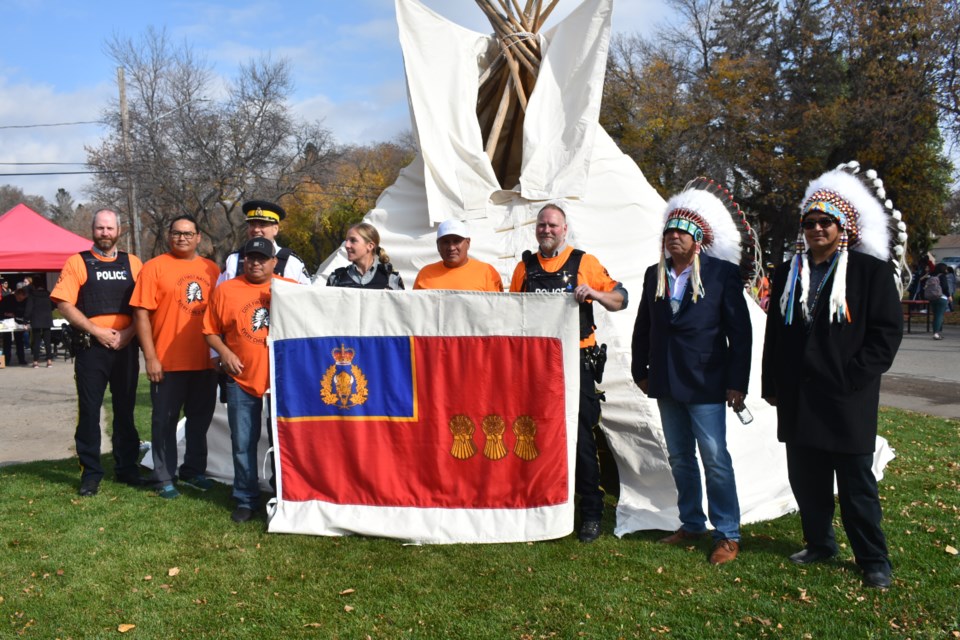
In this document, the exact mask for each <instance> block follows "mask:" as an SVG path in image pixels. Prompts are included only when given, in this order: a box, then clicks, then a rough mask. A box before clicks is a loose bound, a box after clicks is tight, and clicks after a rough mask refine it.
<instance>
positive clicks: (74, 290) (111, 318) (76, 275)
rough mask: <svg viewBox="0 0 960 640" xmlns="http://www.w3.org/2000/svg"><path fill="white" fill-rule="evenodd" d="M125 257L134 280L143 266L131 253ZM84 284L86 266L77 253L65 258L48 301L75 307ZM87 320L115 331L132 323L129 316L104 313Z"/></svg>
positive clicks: (107, 260) (101, 259)
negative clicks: (65, 261)
mask: <svg viewBox="0 0 960 640" xmlns="http://www.w3.org/2000/svg"><path fill="white" fill-rule="evenodd" d="M90 253H91V254H92V255H93V257H94V258H96V259H97V260H100V261H101V262H114V261H116V257H114V258H104V257H103V256H101V255H99V254H98V253H97V252H96V251H91V252H90ZM127 256H128V257H129V258H130V275H132V276H133V279H134V280H136V279H137V276H138V275H140V269H141V268H142V267H143V264H142V263H141V262H140V258H138V257H137V256H135V255H133V254H132V253H128V254H127ZM86 282H87V265H86V263H85V262H84V261H83V257H82V256H81V255H80V254H79V253H75V254H74V255H72V256H70V257H69V258H67V263H66V264H65V265H63V269H62V270H61V271H60V278H59V279H58V280H57V284H56V285H55V286H54V287H53V291H51V292H50V299H51V300H53V301H54V303H56V302H69V303H70V304H74V305H75V304H77V300H78V299H79V297H80V287H82V286H83V285H84V284H86ZM89 319H90V322H92V323H93V324H95V325H97V326H98V327H104V328H106V329H116V330H117V331H122V330H123V329H126V328H127V327H129V326H130V323H132V322H133V318H132V317H131V316H129V315H127V314H123V313H105V314H104V315H102V316H92V317H90V318H89Z"/></svg>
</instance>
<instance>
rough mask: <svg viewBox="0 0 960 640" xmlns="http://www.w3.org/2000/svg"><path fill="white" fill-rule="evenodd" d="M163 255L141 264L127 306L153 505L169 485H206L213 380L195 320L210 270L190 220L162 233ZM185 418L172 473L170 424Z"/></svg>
mask: <svg viewBox="0 0 960 640" xmlns="http://www.w3.org/2000/svg"><path fill="white" fill-rule="evenodd" d="M168 238H169V242H170V251H169V252H167V253H164V254H162V255H159V256H157V257H156V258H153V259H152V260H148V261H147V263H146V264H144V265H143V271H142V272H141V274H140V278H139V279H138V280H137V286H136V288H135V289H134V291H133V297H132V298H131V300H130V304H131V306H133V316H134V319H135V321H136V326H137V335H138V336H139V338H140V345H141V348H142V349H143V359H144V362H145V363H146V367H147V377H148V378H149V379H150V399H151V400H152V401H153V416H152V418H151V426H150V439H151V442H152V445H151V449H150V450H151V453H152V455H153V474H154V475H153V481H154V484H155V486H156V488H157V491H158V495H159V496H160V497H161V498H165V499H168V500H169V499H173V498H176V497H178V496H179V495H180V492H179V491H177V488H176V487H175V486H174V482H175V480H176V479H177V477H178V476H179V479H180V482H181V483H182V484H185V485H187V486H189V487H193V488H195V489H197V490H199V491H206V490H208V489H209V488H210V487H212V486H213V482H212V481H211V480H210V479H209V478H207V476H206V472H207V430H208V429H209V428H210V420H211V419H212V418H213V411H214V407H215V405H216V400H217V395H216V388H217V376H216V372H215V371H214V363H213V359H212V358H211V357H210V349H209V348H208V347H207V343H206V340H204V338H203V314H204V313H205V312H206V310H207V303H208V302H209V300H210V296H211V294H212V293H213V288H214V285H215V284H216V282H217V277H218V276H219V275H220V271H219V269H217V265H216V264H214V263H213V262H212V261H210V260H207V259H206V258H203V257H201V256H200V255H199V254H198V253H197V247H198V245H199V244H200V240H201V235H200V231H199V229H198V228H197V221H196V220H195V219H194V218H193V216H190V215H180V216H177V217H176V218H174V219H173V220H172V221H171V222H170V227H169V229H168ZM181 410H183V414H184V417H185V418H186V426H185V431H186V452H185V453H184V458H183V464H182V465H180V468H179V472H178V470H177V462H178V458H177V422H178V420H179V419H180V411H181Z"/></svg>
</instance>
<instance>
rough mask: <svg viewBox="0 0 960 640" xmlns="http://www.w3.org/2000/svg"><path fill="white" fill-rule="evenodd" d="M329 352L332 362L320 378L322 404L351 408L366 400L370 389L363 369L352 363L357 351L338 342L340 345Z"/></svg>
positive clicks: (338, 407)
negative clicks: (338, 369)
mask: <svg viewBox="0 0 960 640" xmlns="http://www.w3.org/2000/svg"><path fill="white" fill-rule="evenodd" d="M330 354H331V355H332V356H333V361H334V364H332V365H330V366H329V367H328V368H327V370H326V372H324V374H323V378H321V380H320V398H321V399H322V400H323V402H324V404H330V405H334V406H335V407H336V408H337V409H352V408H353V407H356V406H358V405H361V404H363V403H364V402H366V401H367V397H368V396H369V395H370V390H369V389H368V388H367V378H366V376H364V375H363V370H362V369H360V367H358V366H357V365H355V364H353V359H354V358H355V357H356V355H357V352H356V351H355V350H354V349H351V348H350V347H347V346H346V345H344V344H343V343H340V347H339V348H336V349H333V350H332V351H331V352H330ZM338 367H339V368H340V371H339V372H338V371H337V368H338Z"/></svg>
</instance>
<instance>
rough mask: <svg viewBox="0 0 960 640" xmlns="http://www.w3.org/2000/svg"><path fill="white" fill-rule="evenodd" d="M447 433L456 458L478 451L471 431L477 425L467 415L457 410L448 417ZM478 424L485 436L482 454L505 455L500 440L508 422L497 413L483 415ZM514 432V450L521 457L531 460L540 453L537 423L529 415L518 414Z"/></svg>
mask: <svg viewBox="0 0 960 640" xmlns="http://www.w3.org/2000/svg"><path fill="white" fill-rule="evenodd" d="M449 427H450V433H451V434H452V435H453V445H452V446H451V447H450V455H452V456H453V457H454V458H456V459H458V460H467V459H468V458H471V457H473V455H474V454H476V453H477V445H476V444H475V443H474V442H473V434H474V432H476V430H477V427H476V425H475V424H474V422H473V420H472V419H470V416H467V415H464V414H462V413H458V414H457V415H455V416H453V417H452V418H450V422H449ZM480 428H481V429H482V430H483V433H484V435H485V436H486V442H485V443H484V445H483V455H484V457H486V458H487V459H489V460H502V459H504V458H506V457H507V454H508V451H507V447H506V445H505V444H504V442H503V434H504V432H505V431H506V430H507V423H506V422H504V420H503V418H501V417H500V416H498V415H489V416H486V417H485V418H484V419H483V420H482V421H481V422H480ZM513 433H514V435H516V436H517V443H516V445H515V446H514V447H513V453H514V454H515V455H516V456H517V457H518V458H520V459H521V460H526V461H527V462H530V461H531V460H534V459H536V457H537V456H539V455H540V451H539V450H538V449H537V443H536V436H537V423H536V422H534V420H533V418H531V417H530V416H520V417H519V418H517V419H516V420H515V421H514V423H513Z"/></svg>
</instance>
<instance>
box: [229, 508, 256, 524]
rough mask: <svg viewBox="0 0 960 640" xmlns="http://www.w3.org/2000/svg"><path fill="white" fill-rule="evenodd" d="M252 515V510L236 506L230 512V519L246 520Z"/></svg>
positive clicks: (236, 520) (235, 520)
mask: <svg viewBox="0 0 960 640" xmlns="http://www.w3.org/2000/svg"><path fill="white" fill-rule="evenodd" d="M252 517H253V511H252V510H250V509H247V508H246V507H237V508H236V509H234V510H233V513H231V514H230V519H231V520H233V521H234V522H247V521H248V520H250V519H251V518H252Z"/></svg>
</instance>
